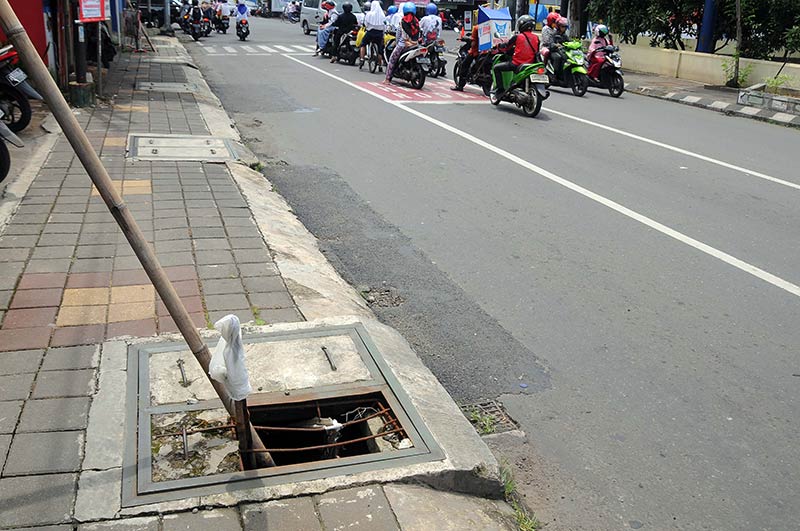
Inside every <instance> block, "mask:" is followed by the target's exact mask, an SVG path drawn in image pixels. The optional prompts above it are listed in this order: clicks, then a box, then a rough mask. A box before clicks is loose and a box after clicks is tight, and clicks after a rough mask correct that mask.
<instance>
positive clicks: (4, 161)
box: [0, 110, 25, 182]
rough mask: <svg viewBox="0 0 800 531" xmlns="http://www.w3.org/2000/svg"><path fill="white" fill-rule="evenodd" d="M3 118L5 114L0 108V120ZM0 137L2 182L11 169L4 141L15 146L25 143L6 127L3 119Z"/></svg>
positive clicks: (9, 157) (0, 180)
mask: <svg viewBox="0 0 800 531" xmlns="http://www.w3.org/2000/svg"><path fill="white" fill-rule="evenodd" d="M3 118H5V116H4V115H3V111H2V110H0V120H2V119H3ZM0 138H2V140H0V182H2V181H3V180H4V179H5V178H6V177H8V172H9V170H10V169H11V153H9V152H8V146H7V145H6V142H8V143H10V144H13V145H14V146H16V147H23V146H24V145H25V144H23V143H22V140H20V139H19V137H18V136H17V135H15V134H14V133H13V132H12V131H11V129H9V128H8V127H6V125H5V123H3V121H0Z"/></svg>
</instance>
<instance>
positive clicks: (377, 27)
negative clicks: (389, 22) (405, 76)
mask: <svg viewBox="0 0 800 531" xmlns="http://www.w3.org/2000/svg"><path fill="white" fill-rule="evenodd" d="M364 27H365V29H366V30H367V33H366V34H364V38H363V39H361V49H360V50H359V51H358V53H359V56H360V57H361V65H360V66H363V65H364V58H365V57H366V55H367V46H369V45H370V44H371V43H374V44H376V45H377V46H378V61H379V62H378V65H379V66H378V68H379V69H380V71H381V72H382V71H383V32H384V31H385V30H386V15H384V14H383V8H381V2H380V0H372V4H370V7H369V11H367V14H366V16H365V17H364Z"/></svg>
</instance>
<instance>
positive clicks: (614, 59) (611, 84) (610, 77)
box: [587, 45, 625, 98]
mask: <svg viewBox="0 0 800 531" xmlns="http://www.w3.org/2000/svg"><path fill="white" fill-rule="evenodd" d="M601 51H602V53H603V64H602V65H600V75H599V77H598V79H597V80H594V79H592V78H591V77H587V79H588V80H589V86H590V87H594V88H602V89H606V90H608V93H609V94H610V95H611V96H612V97H614V98H619V97H620V96H622V93H623V92H625V80H624V79H623V78H622V58H621V57H620V55H619V47H618V46H612V45H609V46H605V47H604V48H602V50H601Z"/></svg>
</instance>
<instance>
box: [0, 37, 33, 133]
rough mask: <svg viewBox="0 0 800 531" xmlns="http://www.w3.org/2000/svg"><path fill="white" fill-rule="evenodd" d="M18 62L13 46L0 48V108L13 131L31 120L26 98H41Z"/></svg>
mask: <svg viewBox="0 0 800 531" xmlns="http://www.w3.org/2000/svg"><path fill="white" fill-rule="evenodd" d="M18 64H19V56H18V54H17V51H16V50H15V49H14V47H13V46H11V45H8V46H4V47H2V48H0V109H1V110H2V111H3V113H4V117H3V121H4V122H5V123H6V125H7V126H8V128H9V129H11V130H12V131H14V132H15V133H18V132H20V131H22V130H23V129H25V128H26V127H27V126H28V124H29V123H30V121H31V116H32V114H33V113H32V112H31V105H30V102H29V101H28V99H29V98H30V99H35V100H42V99H43V98H42V95H41V94H39V93H38V92H37V91H36V89H34V88H33V87H32V86H31V84H30V83H29V82H28V76H27V75H26V74H25V72H24V71H23V70H22V69H21V68H19V67H18V66H17V65H18Z"/></svg>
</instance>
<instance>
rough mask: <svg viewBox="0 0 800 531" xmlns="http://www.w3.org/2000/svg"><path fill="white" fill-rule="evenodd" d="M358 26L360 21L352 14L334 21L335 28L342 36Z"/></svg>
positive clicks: (344, 14) (343, 15) (340, 16)
mask: <svg viewBox="0 0 800 531" xmlns="http://www.w3.org/2000/svg"><path fill="white" fill-rule="evenodd" d="M357 25H358V19H357V18H356V16H355V15H354V14H352V13H342V14H341V15H339V17H338V18H337V19H336V20H334V21H333V27H335V28H336V31H337V32H339V34H340V35H345V34H347V33H349V32H351V31H353V30H354V29H355V28H356V26H357Z"/></svg>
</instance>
